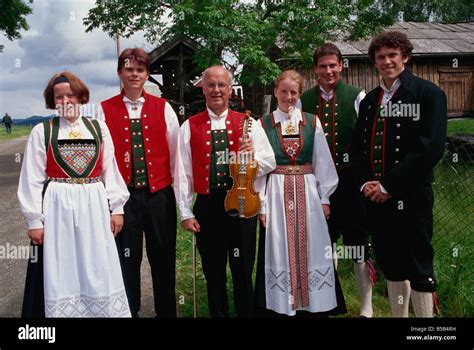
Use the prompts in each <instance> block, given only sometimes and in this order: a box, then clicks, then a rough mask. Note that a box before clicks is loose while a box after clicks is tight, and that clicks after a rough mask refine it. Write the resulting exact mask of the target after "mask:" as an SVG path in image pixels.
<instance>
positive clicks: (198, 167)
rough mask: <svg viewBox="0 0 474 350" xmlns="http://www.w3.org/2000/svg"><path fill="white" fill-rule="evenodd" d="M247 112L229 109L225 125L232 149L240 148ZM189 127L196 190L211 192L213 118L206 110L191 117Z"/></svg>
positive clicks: (234, 150) (203, 192)
mask: <svg viewBox="0 0 474 350" xmlns="http://www.w3.org/2000/svg"><path fill="white" fill-rule="evenodd" d="M244 117H245V114H242V113H238V112H235V111H232V110H230V109H229V113H228V114H227V118H226V121H225V126H226V129H227V140H228V142H229V147H230V151H233V152H237V151H238V150H239V146H240V141H239V138H240V136H241V134H242V130H241V129H240V127H241V125H242V119H243V118H244ZM189 129H190V131H191V140H190V144H191V157H192V161H193V182H194V192H196V193H199V194H209V179H210V164H211V141H212V135H211V119H210V117H209V114H208V113H207V109H206V110H205V111H204V112H201V113H199V114H196V115H194V116H192V117H190V118H189Z"/></svg>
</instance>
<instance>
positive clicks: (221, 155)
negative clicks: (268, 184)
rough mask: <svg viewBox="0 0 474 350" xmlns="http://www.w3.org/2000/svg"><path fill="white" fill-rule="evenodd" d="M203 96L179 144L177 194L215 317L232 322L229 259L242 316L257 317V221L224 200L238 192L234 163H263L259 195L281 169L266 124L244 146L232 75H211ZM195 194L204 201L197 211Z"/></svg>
mask: <svg viewBox="0 0 474 350" xmlns="http://www.w3.org/2000/svg"><path fill="white" fill-rule="evenodd" d="M202 91H203V93H204V96H205V98H206V104H207V109H206V110H205V111H204V112H202V113H199V114H197V115H194V116H192V117H190V118H189V119H188V120H187V121H186V122H184V123H183V125H182V126H181V134H180V138H179V145H178V155H177V157H178V161H177V174H178V178H179V180H178V181H177V182H176V183H175V191H176V198H177V200H178V206H179V209H180V213H181V224H182V226H183V228H184V229H186V230H188V231H190V232H193V233H194V234H196V239H197V246H198V249H199V253H200V254H201V258H202V268H203V271H204V276H205V277H206V282H207V293H208V303H209V311H210V314H211V316H212V317H228V316H229V310H228V302H227V287H226V284H227V277H226V268H227V257H229V261H230V269H231V271H232V280H233V285H234V302H235V307H236V311H237V315H238V316H241V317H249V316H252V315H253V311H254V307H253V287H252V271H253V265H254V261H255V248H256V224H257V217H253V218H250V219H240V218H238V217H237V218H233V217H231V216H229V215H228V214H227V212H226V211H225V209H224V199H225V196H226V193H227V190H228V189H230V188H231V186H232V179H231V178H230V177H229V162H232V159H235V158H232V157H233V156H235V155H236V154H237V152H241V154H244V155H247V156H248V159H251V160H254V161H257V162H258V173H257V179H256V181H255V190H256V191H257V192H261V193H263V192H264V187H265V178H266V176H265V175H266V174H267V173H269V172H270V171H272V170H273V169H274V168H275V156H274V154H273V150H272V147H271V145H270V143H269V142H268V139H267V137H266V135H265V132H264V131H263V129H262V127H261V126H260V123H252V128H251V131H250V137H249V139H247V140H243V142H242V143H241V142H240V139H241V134H242V130H241V123H242V119H243V117H244V115H243V114H241V113H237V112H234V111H232V110H231V109H229V97H230V95H231V93H232V75H231V73H230V72H229V71H228V70H227V69H225V68H224V67H221V66H213V67H210V68H208V69H206V71H204V73H203V87H202ZM229 155H230V159H229ZM194 192H196V193H197V194H198V195H197V199H196V203H195V205H194V208H193V210H192V211H191V204H192V200H193V194H194Z"/></svg>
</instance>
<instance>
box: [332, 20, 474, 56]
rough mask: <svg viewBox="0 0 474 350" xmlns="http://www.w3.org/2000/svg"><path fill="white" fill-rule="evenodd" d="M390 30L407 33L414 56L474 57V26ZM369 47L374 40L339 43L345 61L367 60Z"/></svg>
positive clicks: (405, 25) (402, 25)
mask: <svg viewBox="0 0 474 350" xmlns="http://www.w3.org/2000/svg"><path fill="white" fill-rule="evenodd" d="M387 30H396V31H400V32H403V33H405V34H406V35H407V36H408V38H409V39H410V41H411V43H412V44H413V46H414V49H413V55H414V56H439V55H452V54H457V55H474V22H464V23H452V24H444V23H429V22H397V23H395V24H394V25H392V26H391V27H390V28H388V29H387ZM369 44H370V40H361V41H357V42H337V43H336V45H337V46H338V47H339V49H340V50H341V52H342V55H343V56H345V57H361V56H364V57H366V56H367V52H368V49H369Z"/></svg>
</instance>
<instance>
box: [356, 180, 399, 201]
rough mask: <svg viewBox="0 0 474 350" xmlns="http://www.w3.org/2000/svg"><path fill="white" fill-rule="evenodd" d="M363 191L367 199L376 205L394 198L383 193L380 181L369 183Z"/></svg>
mask: <svg viewBox="0 0 474 350" xmlns="http://www.w3.org/2000/svg"><path fill="white" fill-rule="evenodd" d="M362 191H363V192H364V196H365V198H367V199H370V200H371V201H372V202H375V203H385V202H386V201H387V200H388V199H390V198H392V196H391V195H390V194H388V193H383V192H382V189H381V188H380V181H369V182H367V183H366V184H365V186H364V189H363V190H362Z"/></svg>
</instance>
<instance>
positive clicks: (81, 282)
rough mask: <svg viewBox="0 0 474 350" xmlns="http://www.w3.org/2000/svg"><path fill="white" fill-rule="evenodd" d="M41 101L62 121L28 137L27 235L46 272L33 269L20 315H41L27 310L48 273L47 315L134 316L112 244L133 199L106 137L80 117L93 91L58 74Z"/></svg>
mask: <svg viewBox="0 0 474 350" xmlns="http://www.w3.org/2000/svg"><path fill="white" fill-rule="evenodd" d="M44 97H45V101H46V107H47V108H50V109H56V110H57V111H58V114H59V117H54V118H52V119H51V120H49V121H46V122H43V123H41V124H38V125H36V126H35V127H34V128H33V130H32V131H31V134H30V136H29V139H28V143H27V145H26V149H25V154H24V159H23V165H22V168H21V174H20V183H19V187H18V198H19V201H20V205H21V209H22V212H23V215H24V216H25V217H26V219H27V222H28V237H29V238H30V239H31V241H32V242H33V244H34V245H40V246H42V248H43V249H42V253H43V254H42V258H43V259H42V262H43V271H39V269H38V268H36V269H34V268H31V264H32V262H31V261H30V263H29V265H30V266H29V267H28V274H27V283H26V288H25V300H24V310H23V315H24V316H40V315H39V314H31V313H29V312H28V311H27V310H25V305H26V306H27V307H34V304H35V300H33V299H35V298H36V301H38V300H39V299H38V293H37V291H35V292H33V293H32V290H33V289H34V288H35V283H36V284H39V283H40V282H41V277H40V276H39V275H41V272H43V273H44V281H43V286H44V299H43V300H41V302H44V304H43V305H44V315H45V316H46V317H130V310H129V306H128V301H127V296H126V294H125V288H124V283H123V278H122V272H121V268H120V261H119V256H118V251H117V247H116V245H115V240H114V236H115V235H117V234H118V233H119V232H120V230H121V228H122V225H123V206H124V204H125V202H126V201H127V199H128V196H129V194H128V191H127V188H126V186H125V183H124V182H123V179H122V177H121V176H120V173H119V171H118V168H117V164H116V162H115V158H114V147H113V143H112V140H111V138H110V134H109V131H108V129H107V126H106V125H105V123H103V122H99V121H96V120H92V121H91V120H89V119H87V118H85V117H82V116H81V115H80V112H79V107H80V105H81V104H84V103H87V102H88V100H89V90H88V89H87V87H86V86H85V85H84V83H83V82H82V81H81V80H80V79H79V78H78V77H76V76H75V75H74V74H72V73H70V72H62V73H58V74H56V75H54V76H53V77H52V78H51V79H50V81H49V82H48V85H47V87H46V89H45V91H44ZM44 188H45V189H44ZM35 271H36V272H35ZM34 294H36V296H35V295H34ZM28 299H31V300H28Z"/></svg>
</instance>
